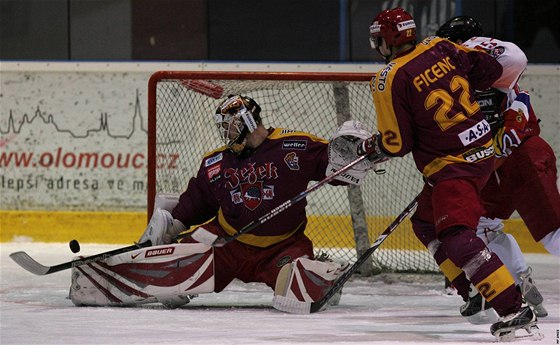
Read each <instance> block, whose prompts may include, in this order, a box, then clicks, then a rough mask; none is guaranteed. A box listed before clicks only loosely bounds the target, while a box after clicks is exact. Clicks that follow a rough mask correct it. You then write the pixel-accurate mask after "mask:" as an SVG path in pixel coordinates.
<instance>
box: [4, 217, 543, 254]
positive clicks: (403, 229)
mask: <svg viewBox="0 0 560 345" xmlns="http://www.w3.org/2000/svg"><path fill="white" fill-rule="evenodd" d="M393 219H394V217H369V218H368V219H367V221H368V228H369V233H370V238H371V240H372V241H373V240H374V239H375V238H376V236H377V234H379V233H381V232H382V231H383V230H385V228H386V227H387V226H388V225H389V224H390V223H391V222H392V220H393ZM146 224H147V216H146V214H145V213H143V212H49V211H0V241H1V242H11V241H33V242H68V241H70V240H72V239H76V240H78V241H79V242H81V243H107V244H130V243H133V242H134V241H137V240H138V238H139V237H140V235H141V234H142V232H143V231H144V228H145V227H146ZM324 224H338V225H337V229H336V230H334V229H325V226H324ZM505 230H506V231H507V232H509V233H511V234H512V235H513V236H515V238H516V239H517V242H518V243H519V246H520V247H521V250H522V251H523V252H525V253H546V250H545V249H544V247H543V246H542V245H541V244H539V243H536V242H535V241H534V240H533V238H532V237H531V235H530V233H529V231H528V230H527V227H526V226H525V224H524V223H523V221H522V220H521V219H510V220H506V221H505ZM324 231H329V232H330V236H324V235H323V237H322V242H323V245H324V246H325V247H331V248H344V247H346V248H347V247H354V246H355V245H354V234H353V231H352V226H351V219H350V216H316V215H311V216H309V222H308V225H307V229H306V234H307V235H308V236H309V237H310V238H311V239H312V240H313V239H314V238H318V235H319V234H321V233H323V232H324ZM325 238H328V239H330V240H329V242H326V243H325ZM405 238H406V239H407V240H406V241H405ZM403 243H404V244H406V247H405V248H403ZM382 246H383V248H384V249H405V250H406V249H408V250H424V247H423V245H422V244H421V243H420V242H419V241H418V240H417V239H416V238H415V236H414V235H413V234H412V227H411V223H410V221H409V220H408V219H406V220H405V221H404V222H403V223H402V224H401V225H400V227H399V228H397V230H395V232H394V233H393V234H391V236H389V237H388V238H387V240H386V241H385V242H384V243H383V245H382Z"/></svg>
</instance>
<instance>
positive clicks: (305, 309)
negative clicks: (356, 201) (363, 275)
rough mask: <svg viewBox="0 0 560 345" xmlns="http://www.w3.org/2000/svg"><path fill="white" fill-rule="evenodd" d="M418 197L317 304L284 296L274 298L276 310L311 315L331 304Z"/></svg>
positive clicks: (409, 211)
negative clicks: (332, 299) (333, 298)
mask: <svg viewBox="0 0 560 345" xmlns="http://www.w3.org/2000/svg"><path fill="white" fill-rule="evenodd" d="M417 200H418V196H416V197H415V198H414V200H412V202H411V203H410V204H408V206H406V208H405V209H404V210H403V211H402V212H401V214H399V215H398V216H397V218H395V220H393V222H392V223H391V224H390V225H389V227H387V229H385V231H383V232H382V233H381V235H379V237H377V239H376V240H375V242H373V245H372V246H371V247H370V248H369V249H368V250H366V251H365V252H364V253H363V254H362V255H361V256H360V257H359V258H358V260H356V262H355V263H354V264H353V265H352V266H350V268H349V269H348V270H347V271H346V272H344V273H343V274H342V275H341V276H340V278H338V279H337V280H336V282H335V283H334V285H333V286H331V288H330V289H329V290H328V291H327V293H326V294H325V296H323V297H322V298H321V299H320V300H318V301H316V302H301V301H297V300H294V299H291V298H290V299H288V298H285V297H282V296H274V299H275V308H276V309H278V310H282V311H285V312H288V313H295V314H309V313H315V312H318V311H319V310H321V308H323V307H324V306H325V304H327V303H328V302H329V300H330V299H331V298H332V297H333V296H334V295H335V294H336V293H337V292H338V291H340V290H341V289H342V287H343V286H344V284H346V282H347V281H348V279H350V277H351V276H352V274H354V273H355V272H356V271H357V270H358V269H359V268H360V266H361V265H362V264H363V263H364V262H365V261H366V260H367V259H368V258H369V257H370V256H371V254H373V252H374V251H376V250H377V248H379V246H380V245H381V243H383V242H384V241H385V239H386V238H387V237H388V236H389V235H390V234H391V233H393V231H395V229H396V228H397V227H398V226H399V224H401V223H402V221H403V220H404V219H405V218H406V217H407V216H408V215H409V214H410V213H411V212H412V211H413V210H414V208H415V207H416V204H417V203H418V201H417Z"/></svg>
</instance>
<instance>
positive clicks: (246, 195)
mask: <svg viewBox="0 0 560 345" xmlns="http://www.w3.org/2000/svg"><path fill="white" fill-rule="evenodd" d="M241 198H242V199H243V204H244V205H245V207H247V208H248V209H250V210H251V211H254V210H255V209H256V208H257V207H259V205H260V204H261V202H262V200H263V183H262V181H257V182H255V183H242V184H241Z"/></svg>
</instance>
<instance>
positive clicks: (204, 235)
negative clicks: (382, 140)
mask: <svg viewBox="0 0 560 345" xmlns="http://www.w3.org/2000/svg"><path fill="white" fill-rule="evenodd" d="M366 157H367V155H363V156H360V157H358V158H356V159H354V160H353V161H352V162H350V163H348V164H347V165H345V166H343V167H342V168H340V169H338V170H337V171H335V172H333V173H332V174H330V175H329V176H327V177H325V178H324V179H322V180H321V181H319V182H317V183H315V184H314V185H312V186H311V187H309V188H307V189H306V190H304V191H303V192H301V193H299V194H298V195H296V196H294V197H293V198H291V199H289V200H287V201H285V202H283V203H281V204H280V205H278V206H276V207H275V208H273V209H272V210H271V211H270V212H268V213H266V214H264V215H262V216H261V217H259V218H258V219H257V220H254V221H252V222H250V223H249V224H247V225H245V226H244V227H243V228H241V230H239V231H238V232H236V233H235V234H233V235H231V236H224V237H219V236H217V235H215V234H213V233H211V232H210V231H208V230H206V229H204V228H202V227H200V228H198V229H196V230H195V231H194V232H193V233H192V235H191V237H192V238H193V239H195V240H196V241H198V242H200V243H204V244H207V245H209V246H213V247H223V246H225V245H226V244H227V243H229V242H231V241H233V240H235V239H236V238H238V237H239V236H241V235H243V234H246V233H248V232H251V231H253V230H254V229H255V228H256V227H258V226H259V225H262V224H263V223H265V222H267V221H269V220H270V219H271V218H273V217H275V216H277V215H278V214H280V213H282V212H284V211H285V210H287V209H288V208H290V207H291V206H292V205H294V204H296V203H298V202H300V201H301V200H303V199H304V198H305V197H306V196H307V195H309V193H311V192H314V191H315V190H317V189H319V188H320V187H322V186H324V185H325V184H327V183H329V182H331V181H332V180H334V178H335V177H337V176H338V175H340V174H342V173H344V172H345V171H347V170H349V169H350V168H352V167H353V166H355V165H356V164H358V163H360V162H361V161H363V160H364V159H366Z"/></svg>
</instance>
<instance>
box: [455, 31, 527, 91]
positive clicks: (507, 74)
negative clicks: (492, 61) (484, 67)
mask: <svg viewBox="0 0 560 345" xmlns="http://www.w3.org/2000/svg"><path fill="white" fill-rule="evenodd" d="M463 45H464V46H466V47H469V48H472V49H479V50H484V51H486V52H487V53H488V54H490V55H492V56H493V57H495V58H496V60H497V61H498V62H499V63H500V64H501V65H502V67H503V69H504V71H503V72H502V76H501V77H500V78H499V79H498V80H497V81H496V82H494V85H492V86H493V87H495V88H497V89H501V90H500V91H503V92H507V91H506V90H504V89H513V88H514V87H515V85H516V84H517V82H518V81H519V78H520V77H521V74H523V72H524V71H525V69H526V68H527V56H526V55H525V53H524V52H523V50H521V48H519V47H518V46H517V45H516V44H515V43H512V42H505V41H500V40H498V39H495V38H490V37H473V38H471V39H469V40H467V41H466V42H463Z"/></svg>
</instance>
